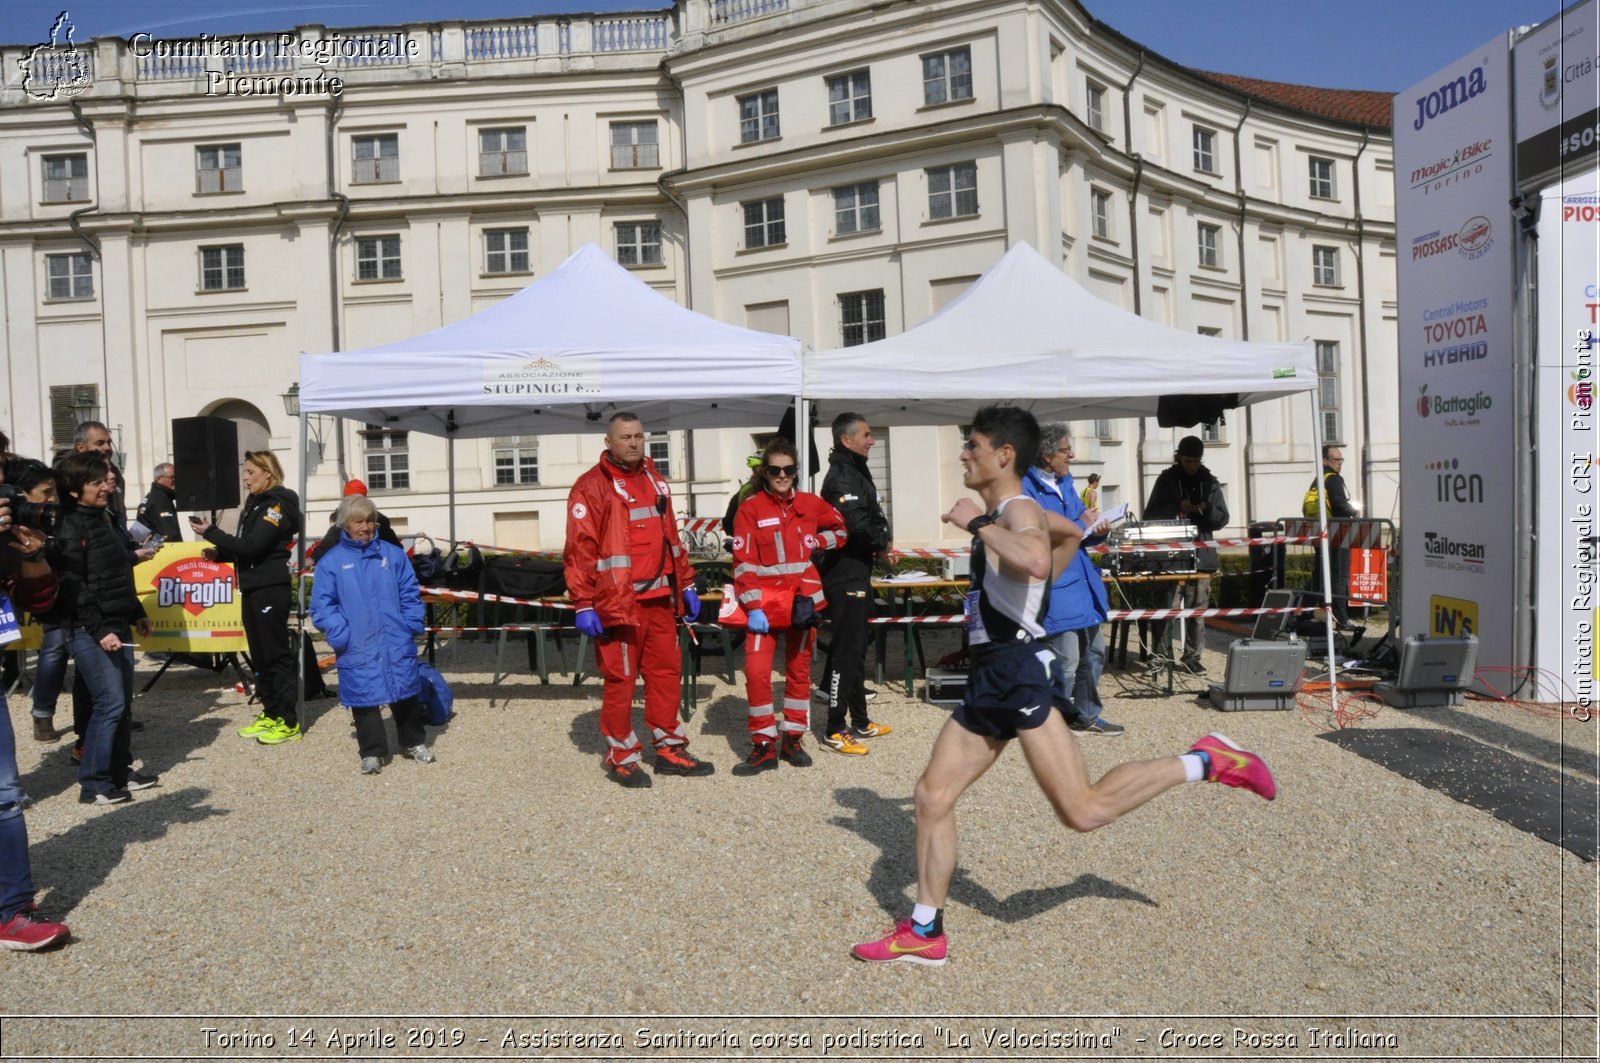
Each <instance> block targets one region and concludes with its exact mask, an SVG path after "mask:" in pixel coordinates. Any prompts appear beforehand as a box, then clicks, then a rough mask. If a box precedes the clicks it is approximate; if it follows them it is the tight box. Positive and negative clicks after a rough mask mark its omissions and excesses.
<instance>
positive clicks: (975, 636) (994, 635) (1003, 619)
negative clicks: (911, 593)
mask: <svg viewBox="0 0 1600 1063" xmlns="http://www.w3.org/2000/svg"><path fill="white" fill-rule="evenodd" d="M1026 497H1028V496H1027V495H1012V496H1011V497H1010V498H1006V499H1002V500H1001V501H1000V504H999V505H997V506H995V507H994V515H995V516H996V517H998V516H999V515H1000V514H1001V513H1003V512H1005V508H1006V506H1007V505H1009V504H1010V503H1012V502H1014V501H1016V500H1017V499H1019V498H1026ZM972 555H973V560H974V561H978V562H981V563H980V564H977V565H974V567H973V580H972V589H971V590H970V591H968V592H967V640H968V642H969V643H971V644H972V645H974V646H979V645H982V644H984V643H987V642H1009V641H1011V640H1013V639H1030V638H1032V639H1039V638H1043V637H1044V624H1043V623H1042V619H1043V617H1044V611H1045V602H1046V598H1045V595H1046V594H1047V592H1048V591H1049V589H1050V581H1049V580H1035V579H1028V580H1017V579H1013V578H1012V577H1010V576H1007V575H1005V574H1004V573H1002V572H1001V571H1000V559H999V558H997V557H992V556H990V554H989V552H988V551H987V550H985V549H984V548H983V540H981V539H978V538H976V537H974V539H973V541H972Z"/></svg>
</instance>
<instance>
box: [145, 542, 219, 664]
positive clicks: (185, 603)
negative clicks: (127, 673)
mask: <svg viewBox="0 0 1600 1063" xmlns="http://www.w3.org/2000/svg"><path fill="white" fill-rule="evenodd" d="M206 549H207V544H206V543H203V542H200V543H168V544H167V545H165V546H163V547H162V548H161V549H160V551H159V552H158V553H157V554H156V556H155V557H152V558H151V559H150V560H148V561H146V562H144V563H143V564H141V565H138V566H136V567H135V568H134V570H133V583H134V588H135V589H136V590H137V591H138V592H139V600H140V601H142V602H143V603H144V611H145V612H146V613H148V614H149V615H150V623H151V625H152V626H153V627H154V629H155V630H153V631H151V632H150V635H149V636H148V637H146V638H141V639H138V643H139V648H140V649H142V650H148V651H153V652H158V653H168V652H175V653H235V652H238V651H240V650H243V649H245V648H246V646H245V641H244V616H243V613H242V612H241V611H240V608H239V591H238V577H237V575H236V574H235V573H234V570H233V566H232V565H225V564H222V563H220V562H217V561H207V560H206V559H205V558H204V557H202V556H201V555H202V554H203V553H204V552H205V551H206Z"/></svg>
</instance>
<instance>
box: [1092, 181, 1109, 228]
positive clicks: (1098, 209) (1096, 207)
mask: <svg viewBox="0 0 1600 1063" xmlns="http://www.w3.org/2000/svg"><path fill="white" fill-rule="evenodd" d="M1089 217H1090V219H1091V221H1092V222H1093V224H1094V234H1095V235H1096V236H1098V237H1100V239H1102V240H1109V239H1111V193H1110V192H1102V191H1101V190H1100V189H1098V188H1096V189H1092V190H1091V191H1090V192H1089Z"/></svg>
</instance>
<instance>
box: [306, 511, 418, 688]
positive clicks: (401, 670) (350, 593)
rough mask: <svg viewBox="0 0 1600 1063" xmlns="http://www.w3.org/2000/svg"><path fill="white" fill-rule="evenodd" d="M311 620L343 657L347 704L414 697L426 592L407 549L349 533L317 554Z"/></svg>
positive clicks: (342, 682) (341, 681)
mask: <svg viewBox="0 0 1600 1063" xmlns="http://www.w3.org/2000/svg"><path fill="white" fill-rule="evenodd" d="M311 620H312V622H313V623H314V624H316V625H317V629H318V630H319V631H321V632H322V633H323V634H324V635H325V636H327V639H328V645H329V646H332V647H333V652H334V653H335V654H337V655H338V663H339V700H340V701H341V702H342V703H343V704H344V705H345V706H346V707H348V708H369V707H372V706H377V705H392V704H394V703H395V702H396V701H399V700H401V699H402V698H409V697H415V696H416V694H417V693H418V691H419V690H420V689H421V686H422V679H421V675H420V673H419V672H418V671H417V644H416V642H415V641H414V639H415V638H416V636H418V635H420V634H422V628H423V613H422V591H421V589H420V588H419V587H418V586H417V577H416V573H414V572H412V570H411V562H410V561H409V560H407V558H406V553H405V551H404V550H402V549H400V548H399V547H398V546H395V545H394V544H393V543H386V542H384V541H383V540H381V539H374V540H373V541H372V542H370V543H358V542H356V541H355V540H353V539H351V538H350V536H349V535H348V534H346V533H345V532H342V531H341V532H340V533H339V542H338V545H336V546H334V547H333V548H332V549H330V550H329V551H327V552H326V553H325V554H323V555H321V556H320V557H318V558H317V573H316V579H315V580H314V581H313V583H312V587H311Z"/></svg>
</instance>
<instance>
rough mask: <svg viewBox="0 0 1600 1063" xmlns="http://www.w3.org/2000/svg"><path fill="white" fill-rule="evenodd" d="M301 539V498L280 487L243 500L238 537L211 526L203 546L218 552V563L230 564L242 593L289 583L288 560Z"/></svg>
mask: <svg viewBox="0 0 1600 1063" xmlns="http://www.w3.org/2000/svg"><path fill="white" fill-rule="evenodd" d="M299 537H300V497H299V496H298V495H296V494H295V493H294V492H293V491H291V490H289V489H288V488H287V487H284V486H283V485H282V484H279V485H278V486H277V487H272V488H268V489H267V490H265V491H262V492H261V493H260V494H258V495H251V496H250V497H249V498H247V499H245V503H244V511H243V512H241V513H240V514H239V534H237V535H229V534H228V533H227V532H225V531H223V530H222V529H221V528H218V527H217V526H216V525H212V526H211V527H210V528H207V529H206V542H208V543H210V544H211V545H213V546H215V547H216V548H217V560H218V561H231V562H232V563H233V565H234V567H235V568H236V569H238V572H239V589H240V590H241V591H253V590H259V589H260V588H262V587H271V586H273V585H274V584H280V583H288V582H289V556H290V553H291V552H292V551H293V549H294V543H295V541H296V540H297V539H298V538H299Z"/></svg>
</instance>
